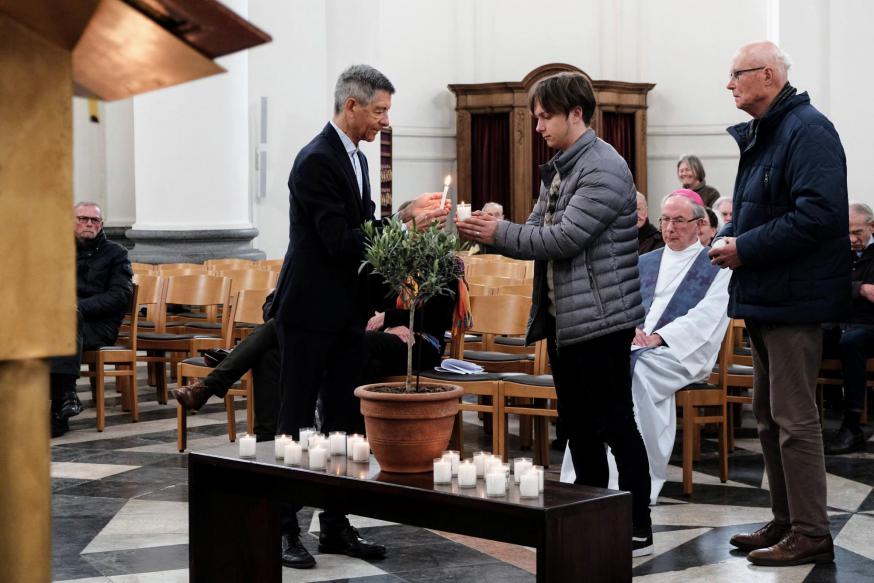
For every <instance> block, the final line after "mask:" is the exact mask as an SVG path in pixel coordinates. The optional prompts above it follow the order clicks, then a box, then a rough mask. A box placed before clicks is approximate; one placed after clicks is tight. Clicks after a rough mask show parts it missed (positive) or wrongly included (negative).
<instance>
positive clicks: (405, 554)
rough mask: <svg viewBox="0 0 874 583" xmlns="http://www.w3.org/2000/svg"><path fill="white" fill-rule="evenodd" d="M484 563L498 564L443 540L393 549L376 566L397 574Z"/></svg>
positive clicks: (486, 557) (485, 556)
mask: <svg viewBox="0 0 874 583" xmlns="http://www.w3.org/2000/svg"><path fill="white" fill-rule="evenodd" d="M484 563H498V561H497V560H495V559H493V558H492V557H490V556H488V555H485V554H483V553H481V552H479V551H476V550H474V549H471V548H468V547H465V546H462V545H458V544H455V543H453V542H451V541H448V540H445V539H444V541H442V542H437V543H432V544H423V545H415V546H410V547H394V548H392V549H391V552H389V553H387V554H386V557H385V559H383V560H381V561H379V562H378V563H377V564H378V565H379V568H380V569H382V570H383V571H386V572H388V573H395V574H397V573H400V572H402V571H415V570H422V569H443V568H448V567H462V566H471V565H481V564H484ZM401 577H402V578H406V577H405V576H401Z"/></svg>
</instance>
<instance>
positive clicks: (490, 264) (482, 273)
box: [465, 261, 526, 281]
mask: <svg viewBox="0 0 874 583" xmlns="http://www.w3.org/2000/svg"><path fill="white" fill-rule="evenodd" d="M525 271H526V268H525V264H524V263H521V262H517V261H479V262H475V263H471V264H468V265H466V267H465V275H466V276H467V277H468V278H472V279H475V278H478V277H506V278H508V279H514V280H517V281H522V280H524V279H525Z"/></svg>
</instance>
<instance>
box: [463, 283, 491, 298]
mask: <svg viewBox="0 0 874 583" xmlns="http://www.w3.org/2000/svg"><path fill="white" fill-rule="evenodd" d="M467 292H468V293H469V294H470V295H472V296H488V295H491V294H492V288H490V287H489V286H487V285H482V284H479V283H470V284H468V285H467Z"/></svg>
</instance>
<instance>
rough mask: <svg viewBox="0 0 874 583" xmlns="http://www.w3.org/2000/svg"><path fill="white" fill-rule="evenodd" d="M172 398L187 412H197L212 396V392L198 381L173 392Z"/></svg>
mask: <svg viewBox="0 0 874 583" xmlns="http://www.w3.org/2000/svg"><path fill="white" fill-rule="evenodd" d="M173 396H174V397H176V400H177V401H179V404H181V405H182V406H183V407H185V408H186V409H188V410H189V411H197V410H199V409H200V408H201V407H203V406H204V405H206V402H207V401H208V400H209V398H210V397H211V396H212V391H210V390H209V388H208V387H207V386H206V385H205V384H203V383H202V382H200V381H197V382H196V383H194V384H193V385H187V386H185V387H179V388H178V389H175V390H174V391H173Z"/></svg>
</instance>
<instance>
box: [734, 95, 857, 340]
mask: <svg viewBox="0 0 874 583" xmlns="http://www.w3.org/2000/svg"><path fill="white" fill-rule="evenodd" d="M728 133H729V134H731V135H732V136H733V137H734V139H735V140H737V143H738V145H739V146H740V150H741V155H740V163H739V164H738V171H737V180H736V182H735V187H734V214H733V221H732V222H731V223H729V224H728V225H726V228H725V229H723V231H722V232H721V235H727V236H736V237H737V250H738V255H739V256H740V259H741V261H742V263H743V265H742V266H741V267H739V268H738V269H736V270H735V271H734V274H733V275H732V278H731V285H730V288H729V289H730V292H731V299H730V301H729V304H728V314H729V315H730V316H731V317H733V318H749V319H751V320H757V321H761V322H774V323H816V322H826V321H839V320H842V319H843V318H844V317H845V316H846V314H847V312H848V309H849V305H850V263H849V257H848V253H847V246H848V231H849V227H848V209H847V163H846V157H845V156H844V149H843V147H842V146H841V141H840V138H839V137H838V134H837V131H836V130H835V128H834V126H833V125H832V123H831V122H830V121H829V120H828V119H827V118H826V117H825V116H824V115H823V114H821V113H820V112H819V111H817V109H816V108H814V107H813V106H812V105H810V98H809V97H808V95H807V93H802V94H800V95H794V96H792V97H789V98H788V99H786V100H785V101H783V102H782V103H779V104H778V105H777V106H776V107H774V108H773V109H772V110H769V111H768V113H766V114H765V116H764V117H762V118H761V119H760V120H759V123H758V128H757V129H756V128H755V125H754V121H751V122H747V123H742V124H738V125H736V126H734V127H730V128H728Z"/></svg>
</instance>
